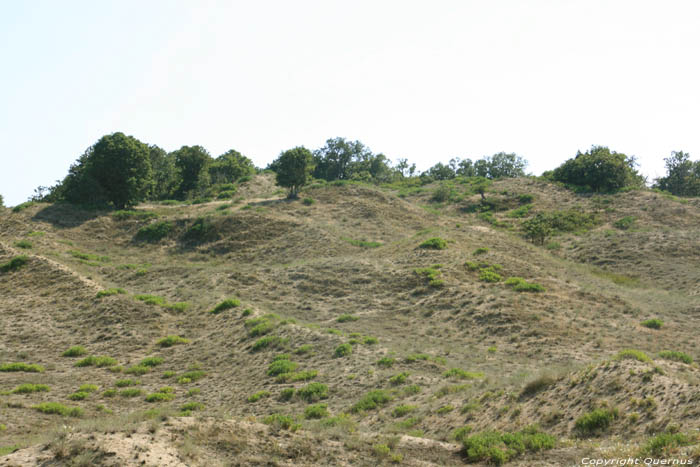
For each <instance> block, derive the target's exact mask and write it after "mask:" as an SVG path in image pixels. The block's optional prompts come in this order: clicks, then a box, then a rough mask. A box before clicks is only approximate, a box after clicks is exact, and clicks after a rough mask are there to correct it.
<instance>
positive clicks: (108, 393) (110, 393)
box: [102, 389, 117, 397]
mask: <svg viewBox="0 0 700 467" xmlns="http://www.w3.org/2000/svg"><path fill="white" fill-rule="evenodd" d="M116 395H117V390H116V389H107V390H106V391H105V392H103V393H102V397H114V396H116Z"/></svg>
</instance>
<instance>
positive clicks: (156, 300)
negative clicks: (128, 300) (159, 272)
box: [134, 294, 166, 306]
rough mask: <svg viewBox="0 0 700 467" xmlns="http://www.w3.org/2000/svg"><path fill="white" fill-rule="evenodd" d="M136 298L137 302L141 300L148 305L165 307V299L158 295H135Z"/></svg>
mask: <svg viewBox="0 0 700 467" xmlns="http://www.w3.org/2000/svg"><path fill="white" fill-rule="evenodd" d="M134 298H135V299H136V300H140V301H142V302H144V303H145V304H146V305H158V306H165V303H166V302H165V299H164V298H163V297H160V296H158V295H148V294H141V295H134Z"/></svg>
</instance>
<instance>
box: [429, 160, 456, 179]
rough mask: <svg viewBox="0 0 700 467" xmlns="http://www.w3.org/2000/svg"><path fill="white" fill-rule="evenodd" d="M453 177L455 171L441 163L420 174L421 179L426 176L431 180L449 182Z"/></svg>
mask: <svg viewBox="0 0 700 467" xmlns="http://www.w3.org/2000/svg"><path fill="white" fill-rule="evenodd" d="M455 175H456V174H455V171H454V169H453V168H452V167H450V166H449V165H446V164H443V163H442V162H438V163H437V164H435V165H434V166H432V167H431V168H429V169H428V170H427V171H426V172H423V173H422V174H421V177H423V176H427V177H430V178H432V179H433V180H450V179H453V178H455Z"/></svg>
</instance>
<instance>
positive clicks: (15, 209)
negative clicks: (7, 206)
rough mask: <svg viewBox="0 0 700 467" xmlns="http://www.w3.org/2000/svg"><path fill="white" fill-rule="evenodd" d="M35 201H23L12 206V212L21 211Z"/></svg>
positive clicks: (32, 204)
mask: <svg viewBox="0 0 700 467" xmlns="http://www.w3.org/2000/svg"><path fill="white" fill-rule="evenodd" d="M35 204H36V203H35V202H34V201H25V202H24V203H20V204H18V205H17V206H15V207H13V208H12V212H22V211H24V210H25V209H27V208H30V207H32V206H34V205H35Z"/></svg>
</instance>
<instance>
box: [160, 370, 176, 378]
mask: <svg viewBox="0 0 700 467" xmlns="http://www.w3.org/2000/svg"><path fill="white" fill-rule="evenodd" d="M173 376H175V372H174V371H172V370H168V371H164V372H163V378H164V379H167V378H172V377H173Z"/></svg>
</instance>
